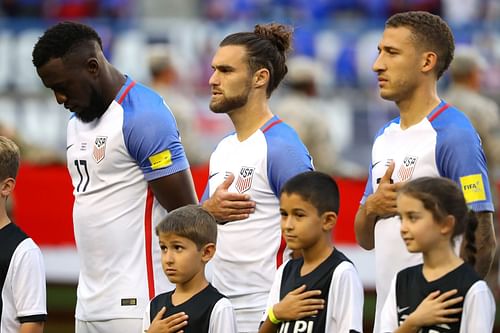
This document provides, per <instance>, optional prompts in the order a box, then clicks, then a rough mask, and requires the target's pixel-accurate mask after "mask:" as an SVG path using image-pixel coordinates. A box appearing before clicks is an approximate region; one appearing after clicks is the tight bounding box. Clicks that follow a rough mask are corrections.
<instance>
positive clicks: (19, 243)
mask: <svg viewBox="0 0 500 333" xmlns="http://www.w3.org/2000/svg"><path fill="white" fill-rule="evenodd" d="M19 156H20V154H19V148H18V147H17V145H16V144H15V143H14V142H12V141H11V140H10V139H7V138H6V137H3V136H0V293H1V295H0V296H1V297H0V332H2V333H19V332H23V333H42V332H43V326H44V322H45V320H46V319H47V308H46V295H45V268H44V263H43V258H42V253H41V252H40V249H39V248H38V246H37V245H36V244H35V243H34V242H33V240H32V239H31V238H29V237H28V236H27V235H26V234H25V233H24V232H23V231H22V230H21V229H20V228H19V227H18V226H16V225H15V224H14V223H11V221H10V219H9V217H8V216H7V211H6V202H7V198H8V197H9V196H10V194H11V193H12V191H13V190H14V186H15V184H16V180H15V179H16V175H17V171H18V168H19Z"/></svg>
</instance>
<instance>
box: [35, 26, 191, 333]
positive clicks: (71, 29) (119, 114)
mask: <svg viewBox="0 0 500 333" xmlns="http://www.w3.org/2000/svg"><path fill="white" fill-rule="evenodd" d="M33 64H34V65H35V67H36V70H37V73H38V75H39V76H40V78H41V80H42V82H43V84H44V85H45V86H46V87H47V88H49V89H51V90H52V91H53V92H54V95H55V98H56V101H57V102H58V103H59V104H64V107H65V108H66V109H69V110H70V111H71V112H72V116H71V118H70V120H69V122H68V135H67V163H68V170H69V173H70V175H71V179H72V183H73V187H74V191H73V194H74V196H75V203H74V206H73V223H74V230H75V240H76V246H77V250H78V254H79V258H80V277H79V281H78V291H77V293H78V298H77V306H76V332H77V333H86V332H134V333H135V332H138V331H140V330H141V327H142V317H143V315H144V311H145V308H146V306H147V304H148V301H149V300H150V299H151V298H153V297H154V296H155V295H156V294H158V293H160V292H163V291H166V290H167V289H169V288H171V286H170V285H169V283H168V281H166V279H165V277H164V276H163V273H162V271H161V267H160V265H159V264H160V259H159V257H160V252H159V249H158V247H157V246H156V243H157V238H155V237H154V236H155V235H154V228H155V226H156V224H157V223H158V222H159V221H160V220H161V219H162V218H164V217H165V216H166V214H167V211H170V210H173V209H175V208H178V207H181V206H184V205H186V204H193V203H197V198H196V194H195V191H194V186H193V181H192V178H191V174H190V171H189V164H188V161H187V159H186V156H185V153H184V149H183V147H182V144H181V142H180V138H179V133H178V131H177V127H176V124H175V119H174V117H173V115H172V113H171V112H170V110H169V108H168V107H167V105H166V104H165V102H164V101H163V99H162V98H161V97H160V96H159V95H158V94H157V93H155V92H154V91H152V90H151V89H149V88H147V87H145V86H143V85H142V84H140V83H138V82H136V81H134V80H133V79H132V78H130V77H128V76H126V75H123V74H122V73H120V72H119V71H118V70H117V69H116V68H115V67H113V66H112V65H111V64H110V63H109V62H108V61H107V60H106V58H105V57H104V54H103V50H102V42H101V39H100V37H99V35H98V34H97V33H96V31H95V30H94V29H92V28H91V27H89V26H87V25H84V24H80V23H73V22H62V23H58V24H56V25H54V26H52V27H51V28H49V29H48V30H47V31H45V33H44V34H43V35H42V36H41V37H40V39H39V40H38V42H37V43H36V45H35V47H34V49H33Z"/></svg>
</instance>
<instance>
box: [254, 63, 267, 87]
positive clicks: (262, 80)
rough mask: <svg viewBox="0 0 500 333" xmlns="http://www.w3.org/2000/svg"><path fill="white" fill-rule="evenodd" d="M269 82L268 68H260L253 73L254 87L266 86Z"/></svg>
mask: <svg viewBox="0 0 500 333" xmlns="http://www.w3.org/2000/svg"><path fill="white" fill-rule="evenodd" d="M268 82H269V70H268V69H267V68H261V69H259V70H257V71H256V72H255V73H254V74H253V86H254V88H262V87H265V86H267V84H268Z"/></svg>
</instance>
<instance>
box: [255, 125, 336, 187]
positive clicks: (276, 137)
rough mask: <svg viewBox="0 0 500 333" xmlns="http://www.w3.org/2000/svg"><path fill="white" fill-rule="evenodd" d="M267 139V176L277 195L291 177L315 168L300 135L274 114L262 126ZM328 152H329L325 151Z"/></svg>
mask: <svg viewBox="0 0 500 333" xmlns="http://www.w3.org/2000/svg"><path fill="white" fill-rule="evenodd" d="M261 130H262V131H263V132H264V136H265V137H266V140H267V176H268V179H269V185H270V186H271V189H272V190H273V192H274V194H275V195H276V196H279V193H280V191H281V188H282V187H283V185H284V184H285V182H286V181H287V180H288V179H290V178H291V177H293V176H295V175H297V174H299V173H302V172H305V171H312V170H314V168H313V166H312V163H311V156H310V155H309V152H308V151H307V149H306V147H305V146H304V144H303V143H302V141H300V139H299V136H298V135H297V133H295V131H294V130H293V129H292V128H291V127H290V126H288V125H287V124H285V123H283V122H281V120H280V119H279V118H278V117H277V116H274V117H273V118H272V119H271V120H269V121H268V122H267V123H266V124H265V125H264V126H262V127H261ZM325 154H328V152H325Z"/></svg>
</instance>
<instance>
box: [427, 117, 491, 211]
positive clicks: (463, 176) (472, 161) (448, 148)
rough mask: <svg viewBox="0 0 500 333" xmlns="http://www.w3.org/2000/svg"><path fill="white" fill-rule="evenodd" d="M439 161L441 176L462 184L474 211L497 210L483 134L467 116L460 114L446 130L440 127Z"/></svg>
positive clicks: (438, 140) (466, 198) (437, 153)
mask: <svg viewBox="0 0 500 333" xmlns="http://www.w3.org/2000/svg"><path fill="white" fill-rule="evenodd" d="M457 112H458V111H457ZM439 118H440V117H438V118H437V119H436V120H435V121H437V120H438V119H439ZM445 120H448V118H445V119H443V120H442V121H445ZM437 126H439V124H437ZM443 127H444V126H443ZM436 163H437V166H438V170H439V173H440V175H441V176H443V177H447V178H450V179H452V180H454V181H455V182H456V183H457V184H459V186H460V187H461V188H462V191H463V193H464V197H465V200H466V201H467V204H468V205H469V206H470V207H471V208H472V209H473V210H474V211H493V203H492V198H491V191H490V185H489V181H488V169H487V166H486V158H485V156H484V152H483V148H482V147H481V142H480V139H479V136H478V134H477V132H476V131H475V130H474V128H473V127H472V125H471V124H470V123H469V122H468V120H467V119H466V118H465V116H463V119H462V117H457V119H456V120H455V122H454V123H453V124H452V125H449V126H448V127H446V129H442V130H439V128H438V135H437V148H436Z"/></svg>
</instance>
